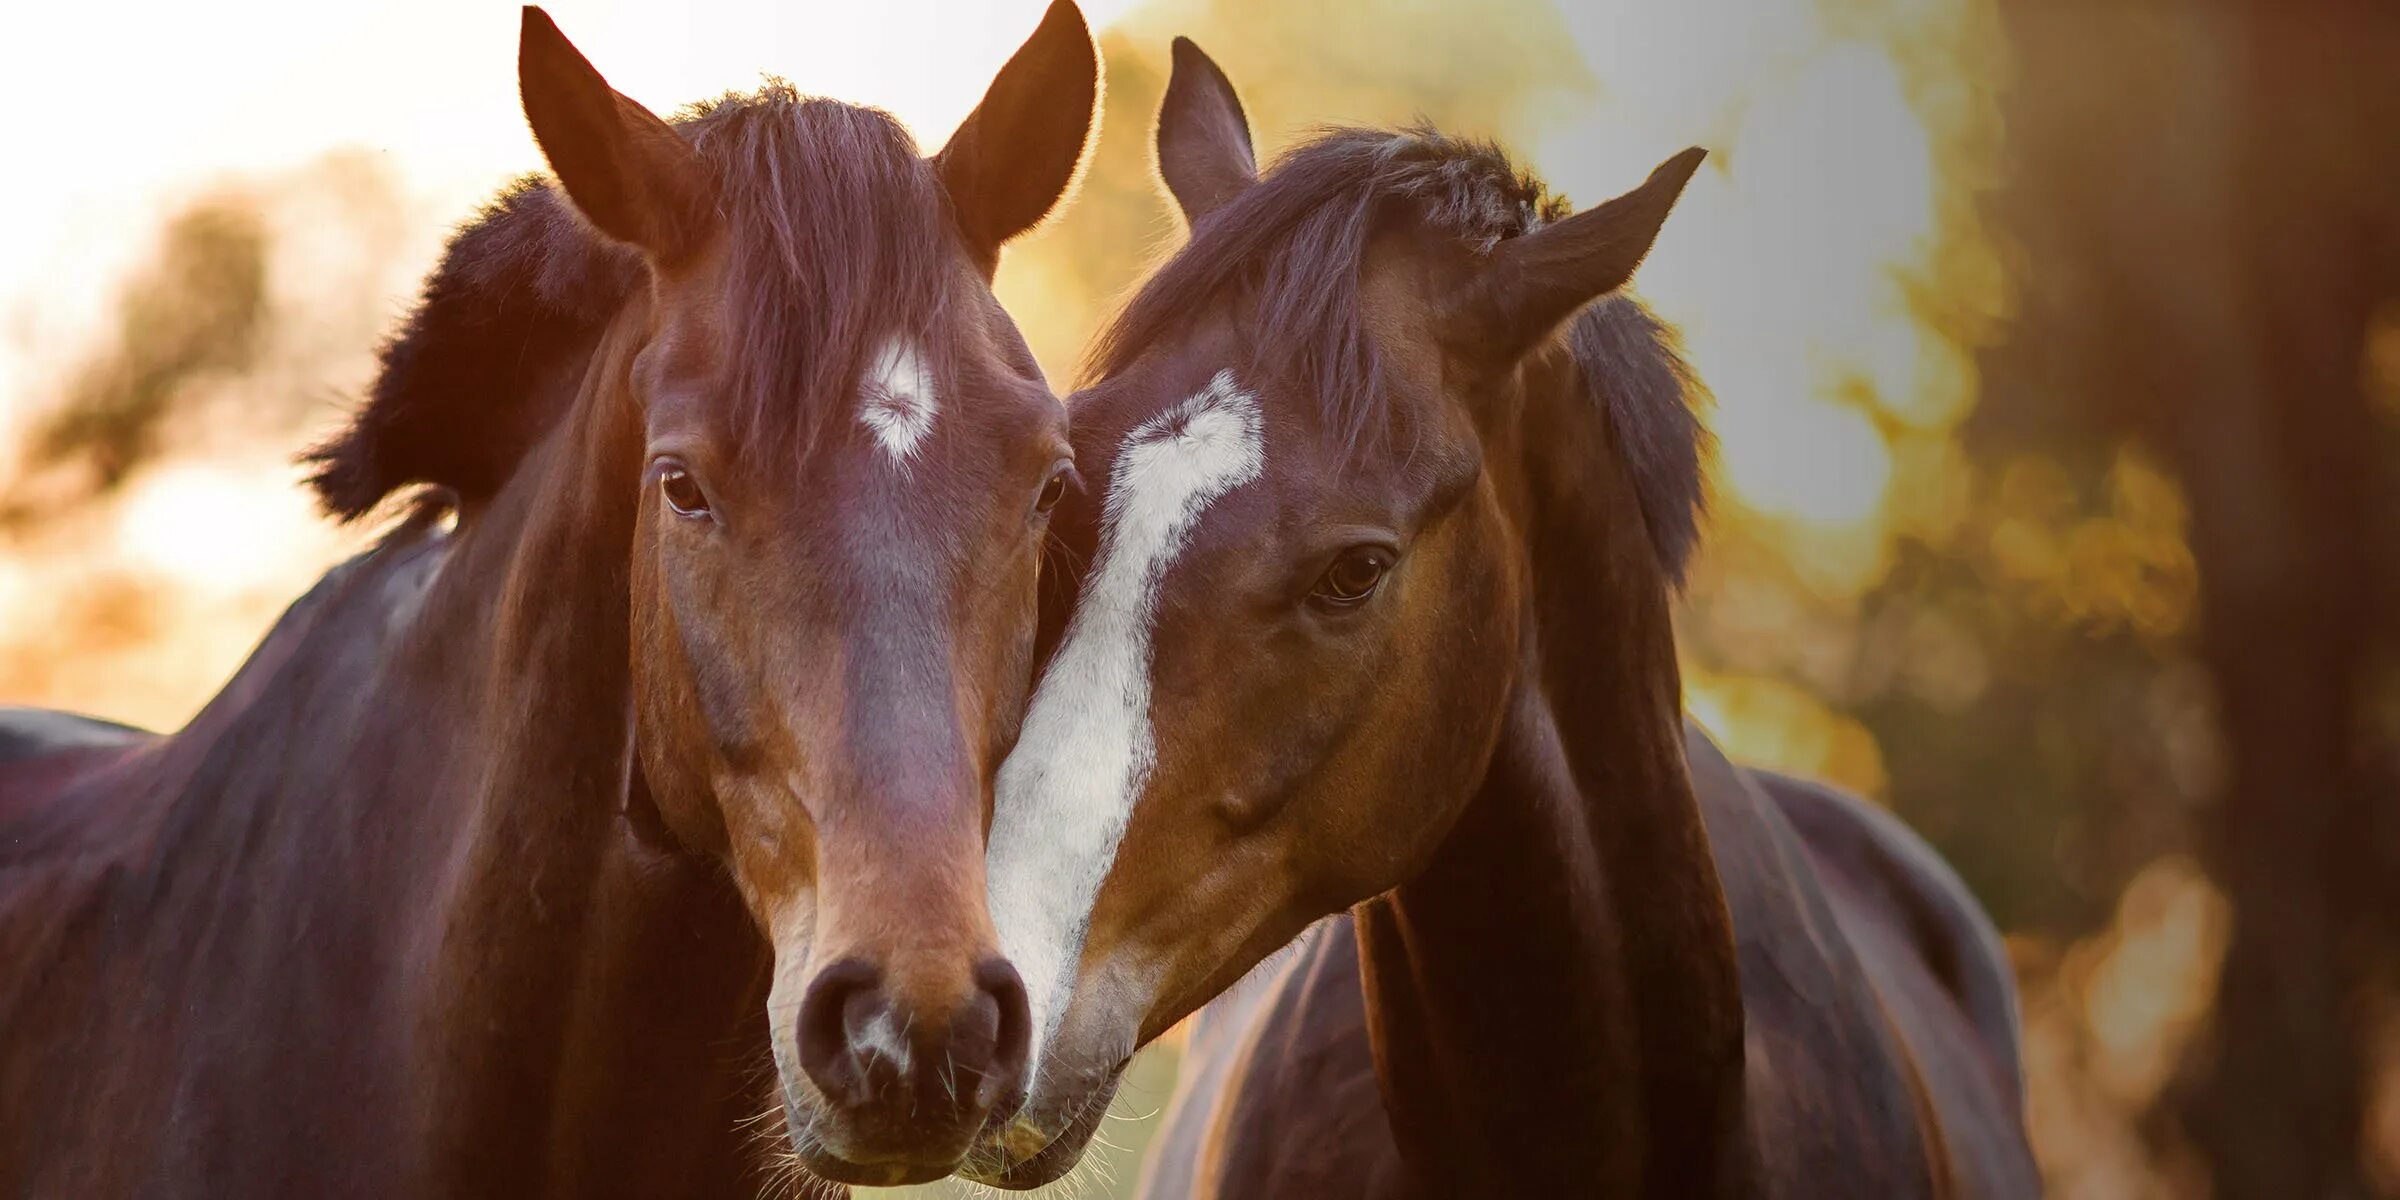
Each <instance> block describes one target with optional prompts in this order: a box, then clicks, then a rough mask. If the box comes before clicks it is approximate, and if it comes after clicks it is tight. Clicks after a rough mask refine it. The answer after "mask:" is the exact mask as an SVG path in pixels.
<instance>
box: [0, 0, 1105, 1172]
mask: <svg viewBox="0 0 2400 1200" xmlns="http://www.w3.org/2000/svg"><path fill="white" fill-rule="evenodd" d="M518 67H519V75H520V80H519V82H520V86H521V89H522V92H523V99H524V107H525V113H526V117H527V120H528V122H529V124H530V125H531V127H532V130H533V133H534V136H535V139H536V140H537V141H538V142H539V144H540V146H541V148H542V150H543V152H544V154H545V156H546V158H547V159H548V161H549V163H550V165H551V167H552V169H553V171H554V172H555V175H556V181H555V184H552V183H550V182H547V181H543V180H539V179H536V180H531V181H528V182H525V183H523V184H521V185H519V186H517V187H515V188H514V189H513V190H510V191H508V192H506V193H505V194H503V195H502V196H501V197H500V198H499V200H498V201H497V202H495V203H494V204H492V205H491V206H490V207H489V208H488V209H487V210H486V211H484V212H483V213H482V214H481V215H480V216H479V217H478V218H477V219H476V220H475V221H474V222H473V223H471V224H470V225H468V226H467V227H465V228H464V229H463V231H462V232H460V233H459V234H458V235H457V237H456V238H455V240H453V241H452V242H451V244H450V246H449V247H448V249H447V251H446V252H445V255H444V258H443V260H442V262H441V263H440V265H439V266H438V268H437V269H436V270H435V272H434V273H433V275H432V276H431V277H430V280H429V282H428V284H427V286H426V290H425V294H424V298H423V301H422V303H421V305H420V306H419V307H418V308H417V309H416V311H415V313H414V315H413V316H411V317H410V318H409V319H408V321H407V323H406V324H405V326H404V327H403V328H402V329H401V330H400V332H399V334H398V335H397V336H396V337H395V338H394V339H393V340H392V341H391V342H390V343H389V344H388V345H387V346H386V347H385V348H384V350H383V352H382V356H381V370H380V374H379V377H378V378H377V380H376V382H375V384H374V386H373V389H372V392H371V395H370V397H369V400H368V403H367V404H366V405H365V406H364V407H363V408H362V410H361V411H360V412H359V413H358V414H357V417H356V419H355V421H354V422H353V423H352V424H350V426H349V427H348V429H347V430H346V431H345V432H343V433H341V434H340V435H339V436H337V437H336V438H334V439H333V440H332V441H331V442H329V443H328V444H326V445H324V446H322V447H321V448H319V449H318V450H316V451H315V452H314V454H313V456H312V457H313V461H314V463H315V465H316V473H315V476H314V480H313V482H314V485H315V487H316V489H317V492H318V494H319V496H320V498H321V499H322V501H323V503H324V504H325V506H326V507H327V508H328V509H329V510H330V511H331V512H332V513H334V514H335V515H337V516H340V517H343V518H347V519H357V518H359V517H362V516H364V515H366V514H368V513H370V512H373V511H377V510H378V509H379V508H385V507H387V506H386V501H387V499H388V498H392V497H394V496H395V495H396V494H398V493H402V492H404V491H405V492H408V493H409V494H411V495H414V496H416V497H417V499H416V502H415V503H414V505H413V507H412V509H411V511H410V515H409V516H408V517H407V518H406V519H405V520H404V521H402V522H401V523H399V524H398V526H397V527H396V528H395V529H394V530H393V531H392V532H391V533H389V535H388V536H385V537H383V538H382V539H381V540H380V543H379V544H378V545H376V546H375V547H374V548H373V549H372V550H370V551H368V552H366V553H364V554H362V555H360V556H359V557H357V558H355V559H353V560H351V561H350V562H348V563H345V564H343V565H341V566H339V567H336V568H335V569H334V570H332V571H331V572H330V573H328V574H327V575H326V576H325V577H324V579H323V580H322V581H321V582H320V583H318V584H317V585H316V587H315V588H314V589H313V590H312V591H310V592H309V593H308V594H307V595H306V596H305V597H303V598H302V599H300V600H299V601H298V602H297V603H295V604H294V605H293V606H292V607H291V609H290V610H289V612H287V613H286V614H285V615H284V616H283V618H282V619H281V620H280V622H279V623H278V624H277V625H276V626H275V627H274V629H273V630H272V631H271V632H269V633H268V635H267V636H266V638H265V639H264V641H263V642H262V643H261V644H260V646H259V647H258V648H257V650H256V651H255V652H254V653H253V654H252V656H251V657H250V659H249V661H248V662H247V663H246V664H245V665H244V666H243V667H242V669H241V671H240V672H239V674H237V675H236V676H235V677H234V678H233V680H232V681H231V682H230V683H229V684H228V685H227V686H226V687H225V689H224V690H223V691H222V692H221V693H219V694H218V695H217V696H216V697H215V699H214V700H212V701H211V702H210V703H209V704H208V705H207V706H206V707H205V708H204V709H203V710H202V711H201V712H200V714H199V715H198V716H196V717H195V718H194V719H193V720H192V721H191V722H190V724H188V725H187V726H185V727H184V728H183V729H182V730H180V731H178V732H175V733H173V734H168V735H164V736H153V735H148V734H142V733H138V732H134V731H128V730H123V729H121V728H112V727H105V726H100V725H96V724H84V723H77V722H73V721H70V720H67V719H64V718H61V717H58V716H56V715H53V714H27V713H22V712H19V713H13V714H10V715H8V716H6V717H5V718H0V759H4V760H5V762H4V764H0V962H6V963H7V969H6V971H5V972H4V973H0V1194H6V1195H11V1196H131V1195H143V1196H151V1195H210V1196H284V1195H291V1196H312V1197H313V1196H329V1195H330V1196H364V1195H379V1196H380V1195H429V1196H433V1195H438V1196H470V1195H472V1196H484V1195H489V1196H510V1197H516V1196H533V1195H576V1196H588V1195H624V1196H645V1197H647V1196H665V1195H750V1194H755V1193H756V1192H757V1191H758V1189H759V1188H760V1187H761V1186H763V1185H764V1184H766V1183H768V1182H770V1181H771V1180H770V1179H769V1178H767V1177H765V1176H762V1171H763V1172H766V1173H767V1175H772V1174H774V1173H776V1172H778V1171H782V1170H787V1169H788V1170H791V1171H794V1172H797V1171H799V1170H800V1169H805V1171H806V1172H807V1173H809V1175H808V1176H805V1177H796V1178H797V1182H799V1183H800V1185H801V1186H803V1187H807V1188H811V1189H823V1188H825V1187H826V1186H828V1185H826V1184H825V1183H824V1181H825V1180H838V1181H858V1182H869V1183H877V1184H883V1183H896V1182H902V1181H907V1180H916V1179H925V1178H931V1177H936V1176H939V1175H943V1174H947V1173H948V1172H949V1171H950V1170H951V1168H952V1166H953V1165H954V1164H955V1162H956V1160H957V1159H958V1158H959V1156H960V1155H961V1154H962V1153H963V1152H964V1151H965V1150H966V1148H967V1147H968V1144H969V1140H970V1138H971V1137H972V1136H973V1134H974V1132H975V1131H976V1130H977V1129H978V1128H980V1127H981V1126H982V1124H983V1123H984V1122H985V1121H986V1119H987V1118H988V1116H989V1115H990V1114H991V1113H993V1112H995V1111H999V1112H1008V1111H1012V1110H1013V1108H1014V1107H1015V1105H1016V1103H1017V1102H1018V1097H1019V1096H1020V1095H1021V1093H1022V1086H1023V1085H1022V1068H1023V1064H1024V1059H1025V1054H1026V1046H1027V1039H1028V1032H1027V1031H1028V1028H1029V1026H1028V1020H1027V1016H1026V1012H1025V1008H1024V998H1023V988H1022V985H1021V984H1020V982H1019V981H1018V979H1017V976H1016V974H1015V972H1014V971H1013V969H1012V968H1011V967H1010V965H1009V964H1008V963H1007V962H1006V960H1005V959H1004V958H1003V957H1002V956H1001V955H1000V954H999V953H998V951H997V946H996V941H995V936H994V933H993V931H992V928H991V924H990V919H989V916H988V915H987V910H986V908H985V888H984V880H983V870H982V864H983V849H984V845H983V843H984V832H985V828H986V823H987V821H988V819H989V811H990V796H991V784H990V776H991V774H992V772H993V771H994V770H995V769H996V767H997V764H998V761H999V759H1000V757H1001V755H1002V754H1003V753H1005V750H1006V748H1007V747H1008V746H1009V745H1010V744H1011V742H1012V741H1013V739H1014V737H1015V734H1016V729H1017V725H1018V721H1019V718H1020V717H1021V715H1022V712H1023V707H1024V700H1025V692H1026V689H1027V686H1028V683H1029V679H1030V671H1031V664H1032V657H1031V656H1032V652H1033V646H1034V633H1035V622H1036V614H1037V599H1036V582H1035V581H1036V576H1037V573H1038V570H1039V563H1040V547H1041V545H1042V543H1043V540H1044V538H1045V537H1046V527H1047V523H1048V513H1049V511H1050V509H1051V507H1052V505H1053V504H1054V503H1055V502H1056V500H1057V499H1058V498H1059V496H1060V494H1061V492H1062V491H1063V489H1064V486H1065V478H1066V474H1065V473H1066V470H1067V465H1068V461H1069V460H1068V451H1069V447H1068V445H1067V443H1066V440H1065V435H1066V420H1065V410H1064V408H1063V406H1062V405H1061V404H1060V402H1059V400H1058V398H1057V396H1056V395H1055V394H1054V393H1053V392H1052V391H1051V390H1050V387H1049V385H1048V383H1047V382H1046V381H1045V380H1044V379H1043V377H1042V374H1041V372H1040V370H1039V369H1038V368H1037V366H1036V365H1035V362H1034V359H1033V357H1032V355H1031V353H1030V352H1029V351H1028V349H1027V347H1026V344H1025V342H1024V340H1023V338H1022V337H1021V336H1020V335H1019V334H1018V332H1017V329H1016V327H1015V325H1014V324H1013V323H1012V322H1011V320H1010V318H1009V317H1008V315H1007V314H1006V313H1005V312H1003V311H1002V310H1001V308H1000V306H999V304H998V303H997V302H996V301H995V299H994V298H993V295H992V292H991V288H990V279H991V276H992V273H993V271H994V269H995V267H996V264H997V262H998V258H999V254H1000V250H1001V247H1002V244H1003V243H1005V242H1007V241H1009V240H1010V239H1011V238H1013V237H1015V236H1016V235H1017V234H1018V233H1020V232H1022V231H1024V230H1025V229H1027V228H1029V227H1031V226H1032V225H1034V224H1035V223H1036V222H1038V221H1039V220H1041V219H1042V218H1043V217H1044V216H1045V215H1046V214H1047V213H1048V212H1049V211H1050V210H1051V209H1052V208H1053V207H1054V205H1055V204H1056V203H1057V202H1058V200H1059V199H1060V197H1061V196H1062V195H1063V194H1064V193H1065V192H1066V190H1067V189H1068V187H1069V185H1070V181H1071V179H1072V178H1073V176H1074V174H1075V172H1076V170H1077V168H1078V164H1079V163H1080V161H1081V159H1082V156H1083V152H1084V148H1085V142H1086V140H1087V137H1088V134H1089V131H1090V127H1091V123H1092V116H1093V107H1094V100H1095V96H1096V88H1097V85H1098V60H1097V57H1096V52H1095V50H1094V47H1093V44H1092V40H1091V35H1090V33H1089V31H1088V29H1087V28H1086V27H1085V24H1084V22H1083V18H1082V16H1081V14H1080V13H1079V12H1078V11H1077V10H1076V9H1075V8H1074V7H1073V6H1072V5H1071V4H1067V3H1063V2H1062V3H1059V4H1057V5H1055V6H1054V7H1053V8H1051V9H1050V11H1049V13H1048V15H1047V16H1046V17H1045V18H1044V19H1043V21H1042V23H1041V26H1040V27H1039V29H1038V30H1036V32H1035V33H1034V34H1033V35H1032V37H1031V38H1030V39H1029V40H1028V41H1027V42H1026V44H1025V45H1024V46H1023V47H1022V48H1021V49H1020V50H1019V51H1018V52H1017V54H1016V55H1015V57H1014V58H1012V59H1011V60H1010V61H1009V63H1008V64H1007V65H1006V66H1005V67H1004V68H1003V69H1002V70H1001V72H1000V73H999V75H998V77H997V78H996V79H995V81H994V82H993V84H992V86H991V89H990V91H989V92H988V93H987V94H986V95H985V96H984V98H983V100H982V102H981V104H980V106H979V107H977V108H976V109H975V111H974V112H973V113H972V114H971V115H970V116H969V117H968V118H967V120H966V122H965V124H964V125H963V126H961V128H960V129H959V131H958V133H957V134H956V135H955V136H954V137H953V138H952V139H951V141H950V143H949V144H948V145H947V146H946V147H945V148H944V149H943V150H942V151H941V153H939V154H937V155H934V156H932V157H930V158H927V157H924V156H921V155H920V153H919V152H918V150H917V148H916V146H915V144H914V142H913V141H912V139H911V138H910V136H909V135H908V133H907V132H906V131H905V130H903V129H902V128H901V127H900V125H899V124H898V123H897V122H896V121H894V120H893V119H891V118H890V117H888V116H886V115H884V114H882V113H880V112H876V111H873V110H869V109H864V108H858V107H853V106H850V105H846V104H840V103H836V102H833V101H829V100H819V99H811V98H805V97H802V96H800V95H799V94H797V93H795V92H794V91H792V90H791V89H790V88H789V87H788V86H785V85H783V84H780V83H770V84H769V85H768V86H767V87H766V88H765V89H764V90H762V91H760V92H758V93H756V94H754V95H746V96H728V97H726V98H724V99H721V100H718V101H715V102H712V103H709V104H705V105H701V106H698V107H696V108H693V109H691V110H688V111H687V112H686V113H685V114H684V115H682V116H681V117H680V118H678V119H677V120H676V121H675V122H673V123H671V124H670V123H669V122H667V121H664V120H661V119H660V118H658V117H656V116H654V115H652V114H651V113H650V112H649V111H648V110H647V109H645V108H643V107H642V106H640V105H639V104H637V103H635V102H634V101H632V100H630V99H628V98H626V97H624V96H622V95H619V94H618V93H617V92H615V91H614V90H612V89H611V88H610V87H609V85H608V84H607V83H606V81H605V80H604V79H603V78H602V77H601V76H600V74H599V73H598V72H596V71H595V70H594V69H593V68H592V66H591V64H590V63H589V62H587V61H586V60H585V59H584V58H583V56H582V55H581V54H580V53H578V52H577V51H576V50H575V48H574V47H573V46H572V45H570V44H569V43H568V41H567V40H566V38H565V37H564V36H563V35H562V34H561V33H560V32H559V30H558V28H557V26H556V25H554V24H553V23H552V22H551V21H550V19H549V18H548V17H547V16H546V15H544V14H543V13H542V12H541V11H540V10H538V9H533V8H528V9H526V10H525V13H524V21H523V29H522V42H521V49H520V57H519V63H518ZM394 503H397V501H395V502H394ZM762 1110H763V1112H762ZM753 1118H756V1119H758V1124H759V1126H760V1128H761V1129H762V1133H760V1134H758V1135H755V1136H754V1135H753V1134H751V1133H749V1132H746V1131H745V1130H744V1129H743V1128H741V1125H742V1124H743V1122H744V1121H745V1120H746V1119H753ZM787 1131H788V1142H787V1139H786V1137H785V1134H786V1132H787ZM754 1142H755V1143H757V1144H758V1145H756V1146H754V1145H753V1143H754ZM782 1146H788V1147H789V1149H788V1150H787V1151H783V1152H782V1153H781V1154H778V1153H777V1152H776V1148H777V1147H782ZM760 1147H764V1149H761V1148H760ZM783 1155H788V1156H790V1158H791V1161H790V1162H786V1161H783ZM762 1160H767V1161H763V1162H762Z"/></svg>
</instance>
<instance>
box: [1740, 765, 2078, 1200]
mask: <svg viewBox="0 0 2400 1200" xmlns="http://www.w3.org/2000/svg"><path fill="white" fill-rule="evenodd" d="M1751 774H1752V776H1753V778H1755V779H1756V781H1757V782H1758V784H1759V787H1760V788H1761V789H1762V790H1763V791H1764V792H1765V793H1766V794H1767V796H1768V797H1769V798H1770V799H1771V800H1772V801H1773V802H1774V804H1775V806H1776V808H1777V809H1778V810H1779V811H1780V812H1781V813H1782V814H1783V815H1784V817H1785V818H1786V819H1787V820H1788V821H1789V822H1790V823H1791V825H1792V827H1793V828H1794V829H1795V830H1796V831H1797V832H1798V833H1799V835H1800V839H1801V841H1802V843H1803V844H1804V845H1805V846H1806V847H1807V849H1808V852H1809V855H1810V857H1811V859H1812V860H1813V861H1814V862H1815V863H1816V865H1817V868H1818V874H1819V876H1820V877H1821V878H1822V879H1823V880H1824V881H1825V884H1826V887H1827V891H1828V894H1829V895H1830V896H1831V898H1832V900H1833V906H1834V911H1835V913H1836V915H1837V918H1838V919H1839V920H1840V922H1841V924H1842V927H1843V929H1844V930H1845V932H1846V933H1847V934H1848V935H1849V940H1850V942H1851V944H1852V945H1853V946H1854V947H1855V948H1856V949H1857V951H1858V953H1859V957H1860V960H1861V962H1862V963H1863V964H1864V965H1865V966H1866V968H1867V972H1868V978H1869V980H1870V982H1871V983H1872V984H1873V986H1874V987H1875V989H1876V991H1877V994H1878V995H1879V996H1880V997H1881V998H1882V1000H1883V1008H1884V1011H1885V1012H1886V1013H1887V1015H1888V1016H1889V1017H1890V1019H1891V1020H1892V1022H1893V1024H1894V1026H1895V1027H1896V1028H1897V1030H1898V1032H1899V1034H1900V1037H1901V1040H1902V1041H1903V1042H1904V1043H1905V1045H1906V1047H1907V1050H1908V1053H1909V1056H1910V1061H1911V1065H1912V1067H1913V1068H1914V1071H1915V1074H1916V1076H1917V1077H1918V1080H1919V1086H1920V1088H1921V1089H1922V1091H1923V1094H1924V1097H1925V1103H1926V1104H1927V1106H1928V1108H1929V1109H1930V1110H1931V1111H1932V1113H1933V1116H1934V1119H1935V1121H1936V1123H1937V1126H1938V1128H1937V1130H1936V1132H1937V1134H1938V1135H1939V1139H1940V1144H1941V1145H1940V1149H1941V1155H1942V1158H1943V1159H1944V1160H1945V1163H1946V1166H1947V1168H1948V1172H1949V1174H1950V1175H1951V1177H1952V1181H1953V1183H1954V1184H1956V1185H1957V1188H1958V1194H1962V1195H1970V1196H1982V1195H1993V1196H2016V1195H2031V1194H2034V1193H2035V1192H2036V1191H2037V1190H2038V1187H2039V1183H2038V1178H2037V1176H2036V1172H2035V1169H2034V1166H2033V1162H2032V1157H2031V1151H2030V1148H2029V1147H2028V1145H2027V1143H2026V1140H2025V1133H2024V1124H2023V1114H2024V1103H2025V1100H2024V1078H2023V1074H2022V1069H2021V1066H2020V1063H2021V1056H2020V1053H2019V1046H2020V1032H2019V1023H2018V1015H2017V993H2016V983H2015V978H2014V975H2013V973H2012V972H2011V971H2010V969H2009V965H2008V959H2007V954H2006V951H2005V950H2004V948H2003V947H2002V944H2001V941H2000V933H1999V930H1998V929H1996V928H1995V927H1994V926H1993V924H1992V921H1991V918H1990V917H1989V916H1988V915H1986V914H1985V913H1984V911H1983V909H1982V906H1980V905H1979V904H1977V903H1976V902H1975V899H1974V896H1973V894H1972V893H1970V892H1969V891H1968V890H1967V887H1966V884H1965V883H1964V882H1963V881H1962V880H1960V879H1959V877H1958V874H1957V872H1956V871H1954V870H1952V869H1951V867H1950V865H1949V864H1948V863H1946V862H1944V861H1943V860H1942V858H1941V856H1940V855H1939V854H1938V853H1936V852H1935V851H1934V849H1933V848H1932V847H1931V846H1929V845H1927V844H1926V843H1925V841H1924V840H1923V839H1922V838H1919V837H1918V836H1917V835H1916V834H1915V832H1913V831H1912V830H1910V829H1909V828H1908V827H1907V826H1906V825H1904V824H1902V823H1901V822H1900V821H1899V820H1898V819H1897V818H1895V817H1893V816H1891V815H1890V814H1888V813H1885V812H1882V811H1881V810H1879V809H1876V808H1874V807H1873V806H1871V805H1868V804H1866V803H1865V802H1863V801H1860V800H1857V799H1855V798H1853V797H1850V796H1848V795H1845V794H1843V793H1841V792H1839V791H1836V790H1834V789H1832V788H1829V787H1826V786H1824V785H1823V784H1818V783H1813V782H1810V781H1807V780H1801V779H1794V778H1790V777H1788V776H1782V775H1775V774H1771V773H1768V772H1763V771H1759V772H1752V773H1751Z"/></svg>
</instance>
